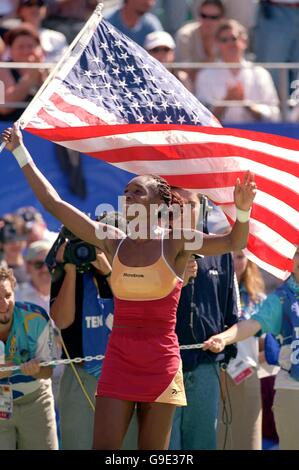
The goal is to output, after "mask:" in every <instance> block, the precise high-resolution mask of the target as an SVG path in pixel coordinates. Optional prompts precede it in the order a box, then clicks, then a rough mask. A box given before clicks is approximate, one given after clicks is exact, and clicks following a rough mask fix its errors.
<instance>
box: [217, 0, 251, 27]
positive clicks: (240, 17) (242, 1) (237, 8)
mask: <svg viewBox="0 0 299 470" xmlns="http://www.w3.org/2000/svg"><path fill="white" fill-rule="evenodd" d="M224 4H225V10H226V16H227V17H228V18H232V19H234V20H237V21H238V22H239V23H241V24H242V25H243V26H244V27H245V28H246V29H247V30H248V31H251V30H252V28H253V27H254V25H255V20H256V9H257V4H258V0H224Z"/></svg>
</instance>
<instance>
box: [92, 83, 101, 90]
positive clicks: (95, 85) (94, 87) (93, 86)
mask: <svg viewBox="0 0 299 470" xmlns="http://www.w3.org/2000/svg"><path fill="white" fill-rule="evenodd" d="M90 88H92V89H93V90H94V91H97V89H98V88H100V87H99V86H98V85H97V84H96V83H91V85H90Z"/></svg>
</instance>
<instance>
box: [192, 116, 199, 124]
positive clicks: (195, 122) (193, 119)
mask: <svg viewBox="0 0 299 470" xmlns="http://www.w3.org/2000/svg"><path fill="white" fill-rule="evenodd" d="M191 121H192V122H193V123H194V124H195V125H197V124H198V123H199V122H200V119H199V117H198V116H196V115H194V116H192V118H191Z"/></svg>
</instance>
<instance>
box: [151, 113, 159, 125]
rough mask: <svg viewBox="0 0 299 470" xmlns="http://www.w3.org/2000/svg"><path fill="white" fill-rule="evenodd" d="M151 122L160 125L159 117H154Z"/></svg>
mask: <svg viewBox="0 0 299 470" xmlns="http://www.w3.org/2000/svg"><path fill="white" fill-rule="evenodd" d="M150 121H151V122H152V123H153V124H158V123H159V118H158V116H154V115H152V117H151V119H150Z"/></svg>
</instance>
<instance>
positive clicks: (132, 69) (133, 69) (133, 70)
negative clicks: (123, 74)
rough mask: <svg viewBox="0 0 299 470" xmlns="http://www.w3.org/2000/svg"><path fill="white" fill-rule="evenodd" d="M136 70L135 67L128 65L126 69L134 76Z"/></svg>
mask: <svg viewBox="0 0 299 470" xmlns="http://www.w3.org/2000/svg"><path fill="white" fill-rule="evenodd" d="M135 70H136V69H135V67H134V65H128V66H127V67H126V71H127V72H130V73H132V74H134V72H135Z"/></svg>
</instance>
